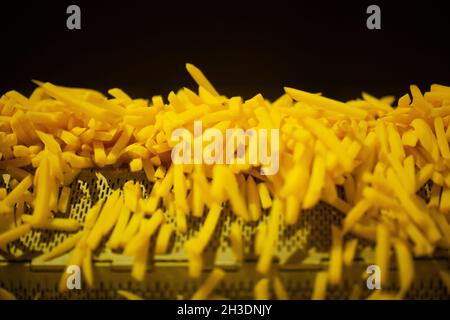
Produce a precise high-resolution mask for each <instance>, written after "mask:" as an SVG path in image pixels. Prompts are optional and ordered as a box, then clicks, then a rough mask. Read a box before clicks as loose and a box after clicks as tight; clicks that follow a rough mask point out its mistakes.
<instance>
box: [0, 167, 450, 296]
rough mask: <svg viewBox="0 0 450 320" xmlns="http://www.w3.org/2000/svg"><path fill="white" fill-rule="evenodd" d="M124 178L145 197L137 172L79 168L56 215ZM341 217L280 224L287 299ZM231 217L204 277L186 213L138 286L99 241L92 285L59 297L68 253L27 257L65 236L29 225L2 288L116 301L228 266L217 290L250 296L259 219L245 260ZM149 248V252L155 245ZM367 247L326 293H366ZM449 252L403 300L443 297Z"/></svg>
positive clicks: (187, 287) (305, 284)
mask: <svg viewBox="0 0 450 320" xmlns="http://www.w3.org/2000/svg"><path fill="white" fill-rule="evenodd" d="M128 180H134V181H139V182H140V184H141V185H142V187H143V190H142V191H143V196H144V197H147V196H148V194H149V191H150V190H151V187H152V184H151V182H149V181H148V180H147V179H146V177H145V175H144V174H143V173H130V172H128V171H126V170H112V169H110V170H103V171H101V173H99V172H97V171H94V170H84V171H83V172H82V173H81V174H80V175H79V177H78V178H77V179H76V180H75V181H74V182H73V183H72V184H71V196H70V202H69V209H68V213H67V214H65V215H61V214H59V215H58V217H70V218H73V219H76V220H78V221H80V222H83V220H84V217H85V214H86V212H87V210H88V209H89V208H90V207H91V206H92V205H93V203H95V202H96V201H97V200H98V199H99V198H104V197H106V196H108V195H109V194H110V193H111V192H112V190H113V189H116V188H120V187H121V186H123V184H124V183H125V182H126V181H128ZM1 183H3V184H4V183H5V182H4V181H2V182H1ZM421 196H422V197H423V198H427V197H429V186H426V187H425V188H424V189H423V190H422V191H421ZM267 217H268V216H267V212H266V213H265V214H264V216H263V217H262V219H261V221H265V220H266V219H267ZM342 217H343V215H342V213H340V212H338V211H337V210H336V209H334V208H333V207H331V206H329V205H327V204H325V203H320V204H319V205H317V206H316V207H315V208H314V209H312V210H305V211H303V212H302V213H301V216H300V219H299V222H298V223H297V224H296V225H294V226H288V227H284V226H282V223H281V224H280V241H279V243H278V246H277V250H276V255H275V257H276V260H277V261H276V262H274V266H273V268H272V269H273V270H272V272H271V275H275V274H276V275H278V276H280V278H281V279H282V281H283V283H284V284H285V286H286V289H287V290H288V293H289V295H290V297H291V298H294V299H308V298H310V296H311V292H312V288H313V284H314V278H315V275H316V273H317V271H320V270H326V268H327V266H328V258H329V257H328V251H329V249H330V244H331V237H330V236H331V234H330V229H331V225H332V224H338V223H339V222H340V220H341V219H342ZM234 219H235V216H233V215H231V214H230V211H229V210H228V209H225V210H224V212H223V214H222V217H221V220H220V222H219V225H218V226H217V229H216V231H215V233H214V236H213V238H212V239H211V241H210V243H209V245H208V247H207V248H206V252H205V259H204V260H205V261H204V262H205V270H204V275H203V276H202V278H200V279H197V280H194V279H191V278H189V276H188V273H187V257H186V255H185V253H184V250H183V243H184V241H185V240H186V239H187V238H190V237H192V236H193V235H195V233H196V232H198V230H199V228H200V226H201V224H202V222H203V220H204V218H203V219H198V218H193V217H188V222H187V223H188V233H187V234H185V235H182V234H178V233H175V235H174V237H173V238H172V240H171V245H170V247H169V252H168V253H167V254H164V255H154V254H153V252H151V254H150V255H149V256H150V258H149V261H148V264H149V267H148V272H147V276H146V279H145V281H144V282H143V283H139V282H136V281H134V280H133V279H132V278H131V274H130V270H131V265H132V263H133V261H132V258H130V257H126V256H124V255H122V254H119V253H117V252H112V251H111V250H109V249H107V248H106V247H104V246H102V247H101V248H100V250H99V252H98V254H97V255H95V257H94V276H95V286H94V288H92V289H86V290H84V289H82V290H72V291H70V292H68V293H65V294H60V293H58V291H57V286H58V281H59V279H60V277H61V273H62V272H63V270H64V266H65V263H66V261H67V258H68V255H64V256H61V257H59V258H57V259H54V260H52V261H49V262H39V261H32V258H33V257H35V256H37V255H39V254H41V253H43V252H48V251H50V250H51V249H52V248H54V247H55V246H56V245H58V244H59V243H60V242H62V241H63V240H64V239H66V238H67V237H68V236H70V234H68V233H65V232H55V231H42V230H34V231H32V232H30V233H29V234H27V235H26V236H24V237H22V238H21V239H19V240H17V241H15V242H13V243H10V244H9V245H8V248H7V250H6V252H3V253H1V254H0V287H4V288H6V289H7V290H10V291H11V292H13V293H14V294H15V295H16V296H17V297H18V298H22V299H35V298H36V299H38V298H45V299H58V298H80V299H82V298H89V299H96V298H101V299H109V298H111V299H114V298H118V296H117V290H119V289H125V290H129V291H132V292H134V293H136V294H139V295H141V296H142V297H144V298H148V299H176V298H189V297H190V296H191V295H192V293H193V292H194V291H195V290H196V288H197V287H198V285H199V283H200V282H201V281H202V279H203V277H204V276H205V275H206V274H207V273H208V272H209V271H210V270H211V268H212V267H213V266H220V267H222V268H224V269H225V270H226V271H227V275H226V277H225V279H224V281H223V282H222V283H221V284H220V285H219V287H218V288H217V290H216V292H217V293H218V294H220V295H221V296H223V297H227V298H232V299H236V298H240V299H251V298H252V297H253V286H254V284H255V283H256V281H258V280H259V279H260V278H261V276H260V275H258V274H257V272H256V271H255V263H256V261H257V257H256V256H255V255H254V253H253V248H254V238H255V234H256V230H257V225H258V223H261V221H259V222H255V223H246V224H245V225H244V226H243V235H244V239H245V241H244V243H245V253H246V254H245V257H246V258H245V260H244V262H238V261H236V259H235V258H234V255H233V254H232V251H231V248H230V243H229V239H228V235H229V231H230V224H231V223H232V221H234ZM166 221H170V222H171V223H173V224H175V221H174V219H173V217H170V216H166ZM153 243H154V241H153ZM150 250H151V251H153V248H151V249H150ZM372 251H373V250H372V249H371V247H370V245H369V244H368V243H366V242H364V241H359V245H358V250H357V256H356V259H355V264H354V266H353V267H352V268H350V269H349V268H346V269H345V273H344V281H343V284H342V285H340V286H339V287H335V288H329V290H328V298H332V299H347V298H349V297H361V298H363V297H366V296H368V295H369V294H370V293H372V292H371V291H370V290H368V289H367V288H366V287H365V280H364V279H363V275H364V274H365V267H366V266H367V265H369V264H371V262H373V259H372V257H373V252H372ZM448 257H449V256H448V252H445V251H437V252H436V253H435V255H434V256H433V257H432V258H427V259H420V260H417V261H416V264H415V266H416V276H415V282H414V285H413V288H412V289H411V290H410V292H409V293H408V296H407V297H408V298H413V299H447V298H449V296H448V294H447V291H446V288H445V286H444V284H443V283H442V281H441V280H440V277H439V274H438V271H439V269H447V270H448V269H450V264H449V258H448ZM393 260H395V259H393ZM393 262H394V261H393ZM391 278H392V281H391V283H390V285H389V286H390V287H391V289H393V290H395V289H396V288H397V287H398V284H397V283H396V278H397V277H396V270H395V263H393V268H392V277H391Z"/></svg>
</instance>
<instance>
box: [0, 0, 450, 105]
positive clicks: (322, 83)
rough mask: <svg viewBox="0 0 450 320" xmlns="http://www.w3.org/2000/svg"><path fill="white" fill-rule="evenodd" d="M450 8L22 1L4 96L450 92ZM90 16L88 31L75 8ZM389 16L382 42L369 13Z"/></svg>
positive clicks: (14, 9) (13, 8)
mask: <svg viewBox="0 0 450 320" xmlns="http://www.w3.org/2000/svg"><path fill="white" fill-rule="evenodd" d="M449 2H450V1H442V2H441V1H420V2H419V1H417V2H411V1H389V2H388V1H370V2H369V1H352V2H348V1H292V2H287V1H271V2H262V1H259V2H253V1H252V2H249V1H243V2H241V3H239V2H232V1H226V2H216V1H210V2H209V3H207V2H197V1H186V2H183V3H178V1H158V2H155V1H130V0H129V1H117V2H115V1H77V0H72V1H58V2H56V1H55V2H46V1H33V2H31V1H14V2H13V4H11V3H10V4H6V3H5V1H2V2H1V4H0V8H1V9H0V10H1V11H0V12H1V17H0V52H1V53H0V92H1V93H4V92H6V91H7V90H10V89H16V90H19V91H21V92H23V93H26V94H28V93H30V92H31V90H32V89H33V87H34V85H33V84H32V83H31V81H30V80H31V79H39V80H43V81H50V82H54V83H56V84H61V85H67V86H80V87H92V88H95V89H98V90H101V91H106V90H107V89H108V88H112V87H116V86H117V87H120V88H122V89H124V90H125V91H127V92H128V93H130V94H131V95H132V96H133V97H150V96H151V95H154V94H163V95H167V94H168V92H170V91H171V90H176V89H178V88H180V87H182V86H188V87H191V88H195V85H194V82H193V81H192V80H191V79H190V78H189V76H188V74H187V72H186V71H185V69H184V63H185V62H191V63H194V64H196V65H197V66H198V67H200V68H201V69H202V70H203V71H204V72H205V73H206V75H207V76H208V77H209V79H210V80H211V82H212V83H213V84H214V85H215V86H216V88H217V89H218V90H219V91H220V92H221V93H223V94H225V95H228V96H231V95H243V96H244V97H245V98H249V97H251V96H252V95H254V94H256V93H259V92H261V93H263V94H264V95H265V96H267V97H268V98H271V99H274V98H276V97H278V96H279V95H280V94H281V93H282V92H283V91H282V88H283V86H293V87H297V88H301V89H304V90H307V91H314V92H319V91H320V92H323V93H324V94H325V95H327V96H330V97H334V98H338V99H343V100H345V99H350V98H354V97H357V96H359V95H360V93H361V91H363V90H364V91H367V92H369V93H372V94H374V95H377V96H380V95H386V94H393V95H395V96H397V97H398V96H400V95H402V94H404V93H405V92H406V91H407V90H408V86H409V85H410V84H413V83H414V84H418V85H419V86H420V87H421V88H422V89H423V90H424V89H428V87H429V85H430V84H432V83H441V84H446V85H450V36H449V35H450V11H449V5H448V3H449ZM70 4H78V5H79V6H80V7H81V30H68V29H67V28H66V19H67V17H68V15H67V14H66V8H67V6H68V5H70ZM370 4H377V5H379V6H380V7H381V23H382V29H381V30H373V31H372V30H368V29H367V28H366V19H367V17H368V15H367V14H366V8H367V6H368V5H370Z"/></svg>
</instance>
